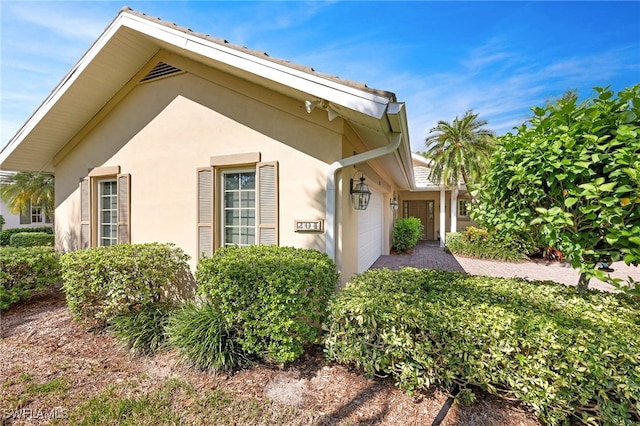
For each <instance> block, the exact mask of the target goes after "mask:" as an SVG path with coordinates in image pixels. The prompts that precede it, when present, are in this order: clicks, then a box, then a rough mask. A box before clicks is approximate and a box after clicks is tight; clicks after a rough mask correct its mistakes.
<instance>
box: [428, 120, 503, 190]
mask: <svg viewBox="0 0 640 426" xmlns="http://www.w3.org/2000/svg"><path fill="white" fill-rule="evenodd" d="M486 124H487V121H486V120H478V114H474V113H473V110H469V111H467V112H466V113H465V114H464V116H463V117H462V118H461V119H459V118H458V117H456V118H455V119H454V120H453V122H451V123H449V122H447V121H443V120H440V121H438V124H437V125H436V126H435V127H434V128H433V129H431V133H432V134H431V135H430V136H428V137H427V139H426V140H425V143H426V146H427V151H426V152H425V153H424V155H425V157H426V158H428V159H430V160H431V162H432V166H431V172H430V174H429V180H431V181H432V182H436V183H437V182H443V183H444V184H445V185H447V186H449V185H456V184H457V183H458V182H460V180H462V181H463V182H464V184H465V185H466V186H467V187H468V186H469V184H471V183H476V182H478V180H479V178H480V176H482V174H483V173H484V171H485V169H486V167H487V165H488V163H489V159H490V158H491V153H492V152H493V146H494V144H493V141H494V136H495V135H494V133H493V132H492V131H491V130H489V129H486V128H484V127H483V126H485V125H486Z"/></svg>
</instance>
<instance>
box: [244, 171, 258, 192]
mask: <svg viewBox="0 0 640 426" xmlns="http://www.w3.org/2000/svg"><path fill="white" fill-rule="evenodd" d="M241 184H242V185H241V187H240V188H241V189H256V174H255V173H253V172H251V173H242V175H241Z"/></svg>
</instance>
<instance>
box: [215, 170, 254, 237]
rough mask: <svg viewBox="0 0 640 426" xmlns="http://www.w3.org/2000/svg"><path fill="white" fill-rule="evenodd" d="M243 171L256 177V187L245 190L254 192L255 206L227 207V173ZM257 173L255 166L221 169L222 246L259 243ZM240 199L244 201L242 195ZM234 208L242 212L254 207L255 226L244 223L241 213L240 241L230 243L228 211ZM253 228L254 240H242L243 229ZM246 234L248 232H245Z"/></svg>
mask: <svg viewBox="0 0 640 426" xmlns="http://www.w3.org/2000/svg"><path fill="white" fill-rule="evenodd" d="M241 173H251V174H253V177H254V188H253V190H245V191H247V192H252V193H253V207H243V206H242V204H241V205H240V207H238V208H233V207H231V208H229V207H227V203H226V195H227V192H228V190H227V189H226V188H225V176H226V175H232V174H241ZM256 179H257V173H256V169H255V167H253V168H238V169H223V170H220V207H221V208H220V231H221V232H220V246H222V247H225V246H236V245H237V246H238V247H247V246H252V245H256V244H257V233H258V226H257V217H256V216H257V208H256V205H257V202H258V194H257V181H256ZM238 191H240V193H242V191H243V190H242V189H239V190H238ZM240 200H241V202H242V197H240ZM234 209H238V210H239V211H240V212H242V211H243V210H245V211H246V210H249V209H252V210H253V227H251V226H247V225H242V219H243V216H242V215H240V225H239V226H238V228H239V229H240V234H239V243H238V244H236V243H228V242H227V227H228V225H227V223H226V217H227V215H226V213H227V211H228V210H234ZM249 228H252V229H253V240H252V241H247V242H246V243H243V242H242V238H243V232H242V229H249ZM245 235H246V234H245Z"/></svg>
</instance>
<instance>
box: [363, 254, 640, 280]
mask: <svg viewBox="0 0 640 426" xmlns="http://www.w3.org/2000/svg"><path fill="white" fill-rule="evenodd" d="M403 266H412V267H414V268H430V269H442V270H445V271H459V272H466V273H467V274H470V275H485V276H490V277H504V278H512V277H519V278H526V279H529V280H541V281H546V280H549V281H555V282H557V283H561V284H566V285H576V284H577V283H578V277H579V274H578V271H577V270H575V269H573V268H572V267H571V265H569V264H566V263H558V262H546V261H526V262H522V263H509V262H497V261H491V260H480V259H472V258H467V257H463V256H454V255H452V254H450V253H448V252H447V251H445V250H444V249H442V248H440V246H439V245H438V243H437V242H435V243H432V242H420V243H419V244H418V246H417V247H416V248H415V249H414V250H413V253H411V254H400V255H388V256H380V257H379V258H378V260H376V262H375V263H374V264H373V266H372V268H389V269H399V268H401V267H403ZM611 266H612V268H613V269H614V272H612V273H611V276H613V277H616V278H622V279H625V280H626V278H627V277H628V276H631V277H633V278H634V279H635V280H636V281H640V268H638V267H635V266H627V265H625V264H624V262H616V263H614V264H612V265H611ZM589 288H597V289H600V290H611V289H612V287H611V286H610V285H608V284H605V283H603V282H602V281H600V280H597V279H595V278H593V279H592V280H591V282H590V283H589Z"/></svg>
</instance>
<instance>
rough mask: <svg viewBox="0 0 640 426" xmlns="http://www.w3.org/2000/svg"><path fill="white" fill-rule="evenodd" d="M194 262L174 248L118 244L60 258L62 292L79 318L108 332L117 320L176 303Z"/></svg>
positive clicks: (72, 253)
mask: <svg viewBox="0 0 640 426" xmlns="http://www.w3.org/2000/svg"><path fill="white" fill-rule="evenodd" d="M188 259H189V256H187V255H186V254H184V252H183V251H182V250H181V249H180V248H178V247H175V246H174V245H172V244H158V243H151V244H117V245H113V246H108V247H96V248H91V249H87V250H78V251H75V252H71V253H66V254H64V255H63V256H62V257H61V264H62V278H63V290H64V291H65V293H66V298H67V304H68V305H69V310H70V311H71V312H72V313H73V314H74V316H75V318H77V319H83V320H88V321H93V322H95V325H96V326H104V325H106V322H107V321H108V320H110V319H111V318H113V317H115V316H116V315H121V314H125V313H129V312H136V311H137V310H139V309H141V308H142V307H144V306H146V305H149V304H153V303H157V302H160V301H162V300H164V299H170V300H171V299H173V298H175V297H176V295H177V294H178V293H179V292H180V288H181V286H182V285H184V282H185V280H186V278H187V277H188V274H189V272H188V271H189V266H188V265H187V260H188Z"/></svg>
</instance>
